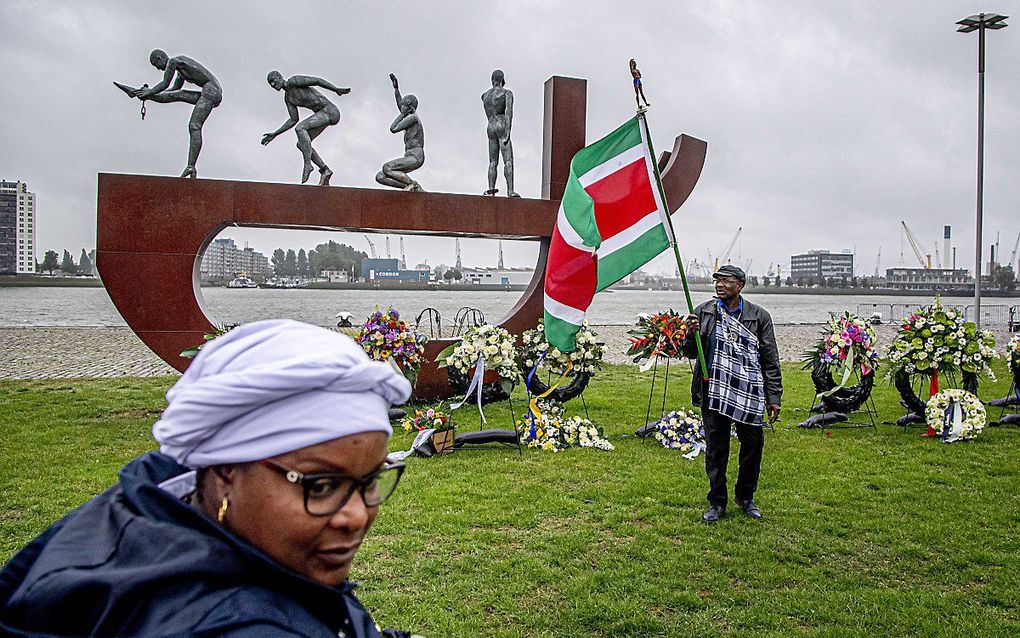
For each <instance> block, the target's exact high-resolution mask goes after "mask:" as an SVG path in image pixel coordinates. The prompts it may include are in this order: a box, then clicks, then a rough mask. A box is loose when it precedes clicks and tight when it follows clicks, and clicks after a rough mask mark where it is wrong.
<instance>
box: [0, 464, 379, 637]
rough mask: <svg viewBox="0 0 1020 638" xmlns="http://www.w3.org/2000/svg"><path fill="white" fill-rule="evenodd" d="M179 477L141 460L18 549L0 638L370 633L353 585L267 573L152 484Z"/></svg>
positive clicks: (168, 467) (260, 561) (0, 614)
mask: <svg viewBox="0 0 1020 638" xmlns="http://www.w3.org/2000/svg"><path fill="white" fill-rule="evenodd" d="M186 471H187V468H185V467H182V466H180V465H178V464H177V463H176V462H175V461H174V460H173V459H171V458H170V457H168V456H165V455H163V454H159V453H158V452H152V453H148V454H144V455H142V456H140V457H138V458H137V459H135V460H134V461H131V462H130V463H128V464H127V465H126V466H124V468H122V469H121V471H120V482H119V483H118V484H116V485H114V486H113V487H111V488H110V489H108V490H106V491H105V492H103V493H102V494H100V495H99V496H97V497H96V498H94V499H92V500H91V501H89V502H87V503H85V504H84V505H82V506H81V507H79V508H78V509H76V510H74V511H73V512H71V513H70V514H68V515H67V516H65V517H64V518H62V519H61V520H59V521H58V522H56V523H54V524H53V525H52V526H51V527H50V528H49V529H47V530H46V531H45V532H43V533H42V534H41V535H39V536H38V537H37V538H36V539H35V540H33V541H32V542H31V543H29V544H28V545H27V546H25V548H24V549H22V550H21V551H20V552H19V553H18V554H17V555H15V556H14V558H12V559H11V560H10V562H8V563H7V565H5V566H4V568H3V571H0V634H2V635H4V636H7V635H13V636H32V637H34V638H38V637H42V636H160V637H170V636H196V637H202V636H229V637H232V638H242V637H255V636H259V637H262V636H314V637H318V636H322V637H323V638H336V637H337V635H341V636H348V637H357V638H362V637H365V638H378V637H379V636H380V632H379V629H378V627H377V626H376V624H375V622H374V621H373V620H372V618H371V616H369V614H368V612H367V611H365V609H364V608H363V607H362V606H361V604H360V603H359V602H358V600H357V598H355V596H354V594H353V592H352V590H353V586H352V585H350V584H345V585H344V586H343V587H339V588H332V587H326V586H324V585H321V584H319V583H316V582H314V581H312V580H310V579H307V578H305V577H303V576H301V575H299V574H297V573H295V572H292V571H290V570H288V569H286V568H284V567H282V566H280V565H278V564H277V563H276V562H274V561H273V560H272V559H271V558H269V557H268V556H266V555H265V554H263V553H262V552H260V551H259V550H257V549H255V548H254V547H252V546H251V545H249V544H248V543H246V542H245V541H243V540H241V539H239V538H237V537H236V536H234V535H232V534H230V533H229V532H227V531H225V530H224V529H222V528H221V527H219V526H218V525H216V524H214V523H213V522H212V521H210V520H209V519H208V518H206V517H205V516H203V515H202V514H200V513H199V512H197V511H195V510H194V509H192V508H191V507H189V506H188V505H187V504H185V503H183V502H182V501H180V500H178V499H176V498H175V497H173V496H171V495H170V494H168V493H167V492H165V491H164V490H162V489H161V488H159V487H158V485H159V483H161V482H162V481H164V480H166V479H168V478H171V477H173V476H176V475H179V474H181V473H183V472H186ZM387 633H388V632H387Z"/></svg>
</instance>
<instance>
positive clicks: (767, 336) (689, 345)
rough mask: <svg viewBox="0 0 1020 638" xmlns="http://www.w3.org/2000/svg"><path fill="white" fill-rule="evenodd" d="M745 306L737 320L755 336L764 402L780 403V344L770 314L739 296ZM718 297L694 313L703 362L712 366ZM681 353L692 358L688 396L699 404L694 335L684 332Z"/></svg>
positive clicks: (699, 390)
mask: <svg viewBox="0 0 1020 638" xmlns="http://www.w3.org/2000/svg"><path fill="white" fill-rule="evenodd" d="M742 300H743V302H744V310H743V312H741V314H740V323H742V324H744V326H745V327H746V328H747V329H748V330H750V331H751V332H752V333H754V334H755V335H756V336H757V337H758V356H759V358H760V361H761V375H762V378H763V380H764V381H765V403H767V404H770V405H771V404H776V405H779V404H780V402H781V400H782V396H783V373H782V370H781V369H780V368H779V346H778V345H777V344H776V332H775V329H774V328H773V326H772V316H771V315H770V314H769V313H768V311H766V310H765V309H764V308H762V307H761V306H758V305H756V304H753V303H751V302H750V301H748V300H747V299H744V298H742ZM717 303H718V300H717V299H714V298H713V299H710V300H708V301H706V302H705V303H703V304H701V305H700V306H698V307H697V308H695V309H694V314H696V315H697V316H698V320H699V321H701V330H700V333H701V345H702V348H703V349H704V350H705V363H706V364H707V365H708V366H709V368H711V366H712V351H711V342H712V341H711V337H712V331H713V330H715V311H716V304H717ZM684 354H685V355H687V356H688V357H690V359H691V360H692V361H694V362H695V365H694V379H692V381H691V398H692V400H693V401H694V405H696V406H700V405H701V395H702V390H703V388H702V387H701V385H702V374H701V366H700V365H699V364H698V363H697V361H698V346H697V344H696V343H695V342H694V335H693V334H692V333H688V334H687V338H686V340H684Z"/></svg>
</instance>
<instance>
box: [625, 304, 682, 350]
mask: <svg viewBox="0 0 1020 638" xmlns="http://www.w3.org/2000/svg"><path fill="white" fill-rule="evenodd" d="M627 334H629V335H630V348H628V349H627V356H628V357H634V363H637V362H638V361H640V360H641V359H645V358H647V359H649V360H653V359H655V358H656V357H660V356H662V357H669V358H672V359H681V358H683V356H684V353H683V345H684V339H685V338H686V337H687V319H686V317H683V316H681V315H679V314H677V313H676V312H675V311H673V310H667V311H665V312H660V313H657V314H654V315H641V316H639V317H638V322H637V326H635V327H634V328H632V329H631V330H630V331H628V332H627Z"/></svg>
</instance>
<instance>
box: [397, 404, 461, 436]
mask: <svg viewBox="0 0 1020 638" xmlns="http://www.w3.org/2000/svg"><path fill="white" fill-rule="evenodd" d="M449 423H450V415H448V414H446V413H445V412H443V411H442V410H437V409H436V408H426V409H424V410H415V411H414V415H413V416H408V417H406V418H405V419H404V420H403V421H402V422H401V423H400V425H401V426H402V427H403V428H404V431H405V432H411V431H412V430H413V431H417V432H421V431H422V430H428V429H433V430H444V429H446V428H447V427H453V426H452V425H448V424H449Z"/></svg>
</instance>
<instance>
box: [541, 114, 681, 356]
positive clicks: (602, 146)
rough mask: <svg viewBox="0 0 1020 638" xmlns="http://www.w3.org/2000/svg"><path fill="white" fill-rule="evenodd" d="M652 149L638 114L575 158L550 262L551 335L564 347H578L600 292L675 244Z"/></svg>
mask: <svg viewBox="0 0 1020 638" xmlns="http://www.w3.org/2000/svg"><path fill="white" fill-rule="evenodd" d="M649 151H650V145H649V142H648V131H647V129H646V125H645V123H644V120H643V119H642V118H637V117H635V118H634V119H632V120H630V121H629V122H627V123H626V124H624V125H623V126H621V127H620V128H618V129H616V130H615V131H613V132H612V133H610V134H609V135H607V136H606V137H604V138H602V139H601V140H599V141H597V142H595V143H594V144H592V145H591V146H586V147H585V148H583V149H581V150H580V151H578V152H577V154H576V155H574V158H573V159H572V160H571V161H570V176H569V178H568V180H567V186H566V189H565V190H564V192H563V200H562V201H561V202H560V210H559V214H558V215H557V219H556V228H555V229H553V235H552V242H551V244H550V246H549V259H548V261H547V262H546V267H545V334H546V339H547V340H548V341H549V343H550V344H551V345H553V346H555V347H557V348H559V349H560V350H561V351H563V352H572V351H573V350H574V349H575V348H576V343H575V337H576V335H577V331H578V330H580V327H581V324H582V322H583V321H584V313H585V312H586V311H587V310H588V306H590V305H591V301H592V298H593V297H594V296H595V293H596V292H599V291H601V290H604V289H606V288H608V287H609V286H611V285H613V284H614V283H616V282H617V281H619V280H620V279H623V278H624V277H626V276H627V275H629V274H630V273H632V272H634V271H635V270H637V269H638V268H640V267H641V266H643V265H645V264H646V263H648V261H649V260H650V259H652V258H653V257H655V256H656V255H658V254H659V253H661V252H662V251H663V250H665V249H666V248H668V247H669V234H668V233H669V230H668V228H669V225H668V223H667V215H668V214H669V213H668V212H667V211H666V206H665V205H664V203H663V201H662V197H661V195H660V192H659V188H658V184H657V180H656V177H655V170H656V167H655V166H654V165H653V164H652V159H651V153H650V152H649Z"/></svg>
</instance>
